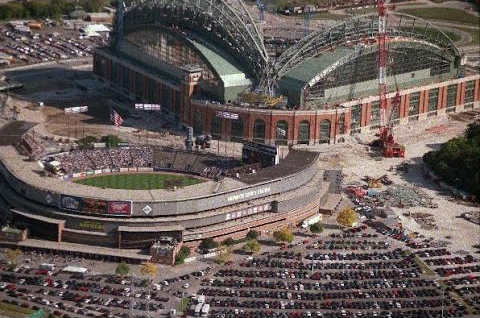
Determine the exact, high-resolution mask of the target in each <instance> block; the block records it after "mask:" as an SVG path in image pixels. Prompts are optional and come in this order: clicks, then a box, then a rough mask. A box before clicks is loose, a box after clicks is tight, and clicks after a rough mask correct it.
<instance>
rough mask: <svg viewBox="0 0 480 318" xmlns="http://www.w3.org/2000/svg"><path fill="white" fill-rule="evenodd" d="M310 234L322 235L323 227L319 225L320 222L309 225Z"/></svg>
mask: <svg viewBox="0 0 480 318" xmlns="http://www.w3.org/2000/svg"><path fill="white" fill-rule="evenodd" d="M310 232H312V233H322V232H323V226H322V224H320V222H317V223H314V224H312V225H310Z"/></svg>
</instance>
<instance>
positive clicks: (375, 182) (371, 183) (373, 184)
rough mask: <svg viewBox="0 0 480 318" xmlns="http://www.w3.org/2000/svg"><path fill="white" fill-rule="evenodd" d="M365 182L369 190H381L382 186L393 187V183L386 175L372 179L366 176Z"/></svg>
mask: <svg viewBox="0 0 480 318" xmlns="http://www.w3.org/2000/svg"><path fill="white" fill-rule="evenodd" d="M365 180H366V182H367V184H368V187H369V188H380V186H381V185H382V184H384V185H391V184H392V183H393V182H392V181H391V180H390V178H388V176H387V175H386V174H384V175H383V176H381V177H379V178H372V177H370V176H365Z"/></svg>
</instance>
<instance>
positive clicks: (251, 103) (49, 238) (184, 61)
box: [0, 0, 480, 264]
mask: <svg viewBox="0 0 480 318" xmlns="http://www.w3.org/2000/svg"><path fill="white" fill-rule="evenodd" d="M378 23H379V21H378V16H377V15H376V14H371V15H363V16H356V17H351V18H349V19H348V20H345V21H342V22H338V23H336V24H334V25H333V26H331V27H329V28H323V29H318V30H316V31H313V32H311V33H309V34H308V35H307V36H305V37H303V38H301V39H299V40H298V41H293V42H292V43H290V42H289V43H290V44H289V46H288V47H287V48H282V50H281V51H282V53H281V54H278V55H275V54H272V50H273V51H277V52H278V50H277V48H276V47H275V45H276V44H275V43H282V41H270V42H269V43H266V42H265V41H264V34H263V31H262V25H261V24H260V23H259V21H257V20H256V19H255V18H253V17H252V14H251V13H250V12H249V11H248V10H247V8H246V6H245V4H244V3H243V2H242V1H239V0H238V1H233V0H232V1H227V0H210V1H207V2H202V3H201V5H200V2H199V1H193V0H178V1H171V0H144V1H133V2H131V3H130V4H129V5H127V6H120V7H119V9H118V10H117V13H116V18H115V22H114V30H113V32H112V34H111V37H110V43H109V45H108V46H104V47H100V48H97V49H96V51H95V53H94V57H93V73H94V75H95V78H96V79H97V80H98V81H100V82H102V83H103V84H107V85H109V86H110V87H111V88H112V89H114V90H115V91H116V92H118V93H119V94H123V95H125V96H126V97H128V98H129V99H130V100H131V101H134V102H135V103H151V104H160V105H161V112H162V113H163V115H164V116H165V117H167V118H169V119H171V120H172V121H175V122H176V123H178V124H179V125H183V126H184V127H185V128H187V127H191V130H193V132H194V133H195V134H197V135H201V136H211V137H212V138H213V139H218V140H221V141H223V142H236V143H242V144H243V150H242V158H241V159H239V158H232V157H225V156H220V155H219V153H217V154H214V153H212V152H206V151H202V150H198V149H193V150H191V151H189V150H179V149H173V148H167V147H160V146H152V145H140V144H138V145H134V144H125V145H122V146H121V147H116V148H106V147H105V146H103V147H99V148H93V149H77V148H73V147H70V146H67V145H65V146H62V145H60V146H58V145H57V146H53V145H51V144H49V141H48V140H42V141H41V142H40V143H39V140H38V139H39V137H38V136H37V137H36V136H35V133H34V132H33V131H32V127H31V126H28V125H25V124H22V123H21V122H14V123H11V124H9V127H7V128H4V129H8V131H9V136H12V138H9V139H5V140H4V141H2V144H0V204H6V205H8V206H9V207H10V208H9V214H8V215H5V216H4V217H5V218H7V219H8V221H9V222H13V223H14V225H15V226H16V227H18V228H24V229H28V232H29V236H30V237H31V238H32V239H30V240H26V241H24V242H19V243H18V246H21V247H23V248H25V249H28V248H32V249H33V248H49V246H52V247H51V250H54V249H55V250H56V251H61V250H62V249H64V250H65V251H66V252H68V251H72V250H73V251H77V252H79V253H80V254H81V255H82V256H91V257H97V256H98V257H100V256H101V255H103V256H105V257H106V258H112V259H115V260H119V259H121V260H127V261H138V262H141V261H145V260H150V259H153V261H157V262H163V263H167V264H173V262H174V259H175V254H176V252H177V251H178V250H179V248H180V247H181V246H182V244H185V245H187V246H197V245H198V244H199V243H200V242H201V241H202V240H204V239H206V238H213V239H215V240H217V241H223V240H225V239H226V238H229V237H231V238H242V237H245V235H246V234H247V233H248V232H249V231H250V230H256V231H259V232H261V233H267V232H269V231H272V230H273V229H278V228H280V227H282V226H286V225H295V224H298V223H300V222H301V221H303V220H305V219H307V218H309V217H311V216H313V215H315V214H316V213H318V212H325V213H328V212H329V211H332V210H334V209H335V206H336V204H338V202H339V200H340V198H339V197H340V196H339V195H338V193H339V186H338V183H339V182H340V181H341V172H334V173H332V172H331V171H328V170H325V169H324V168H323V167H322V164H321V160H320V159H319V153H318V152H316V150H317V149H318V147H320V146H321V147H324V146H325V144H332V143H341V142H345V141H346V140H348V139H350V138H352V137H354V136H355V135H356V134H372V133H373V130H376V129H378V127H379V124H380V102H379V95H378V61H377V59H378V55H377V50H378V48H377V47H378V44H377V41H376V39H377V36H378V30H379V25H378ZM386 30H387V46H388V50H389V55H388V56H389V67H388V69H387V70H388V72H387V80H388V83H390V85H389V89H390V91H389V92H388V94H387V97H388V98H389V103H388V107H389V108H390V109H391V110H392V117H393V121H394V124H395V125H397V126H398V125H403V124H407V123H409V122H415V121H421V120H427V119H429V118H431V117H437V116H443V115H445V114H447V113H451V112H462V111H464V110H468V109H474V108H478V107H479V106H480V102H479V98H480V75H478V74H477V75H475V74H474V75H470V74H469V73H468V70H467V69H466V68H465V67H464V62H465V61H464V59H463V58H462V56H461V54H460V52H459V50H458V48H457V47H456V46H455V44H454V43H453V42H452V40H451V39H450V38H449V37H448V36H447V35H446V34H445V33H444V32H443V31H441V30H440V29H438V28H436V27H435V26H434V25H432V24H430V23H429V22H427V21H424V20H422V19H419V18H415V17H412V16H408V15H405V14H397V13H390V14H389V15H388V19H387V24H386ZM277 40H278V39H277ZM393 83H395V85H393ZM397 91H398V92H397ZM396 94H399V95H400V103H399V106H398V107H396V108H394V109H392V106H391V104H392V103H391V99H393V97H394V96H396ZM190 140H191V139H190ZM12 144H13V145H14V146H15V147H13V146H12ZM280 148H281V149H284V150H287V152H288V154H287V155H285V156H284V155H280V151H279V149H280ZM187 149H188V147H187ZM323 149H325V148H323ZM18 150H20V151H18ZM332 176H333V177H332ZM50 244H55V246H54V247H53V245H50ZM61 244H65V245H61ZM82 246H83V247H82ZM91 246H95V247H94V249H93V250H92V248H91ZM115 249H117V250H119V249H121V251H122V252H121V253H120V252H118V253H116V252H115ZM126 250H131V251H132V252H131V253H129V252H126ZM140 250H143V251H145V250H148V251H149V253H143V254H141V253H138V251H140ZM147 254H148V255H147ZM99 255H100V256H99Z"/></svg>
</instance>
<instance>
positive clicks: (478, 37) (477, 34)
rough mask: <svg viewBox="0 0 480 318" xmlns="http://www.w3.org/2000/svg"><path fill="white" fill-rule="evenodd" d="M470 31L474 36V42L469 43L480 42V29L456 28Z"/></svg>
mask: <svg viewBox="0 0 480 318" xmlns="http://www.w3.org/2000/svg"><path fill="white" fill-rule="evenodd" d="M455 29H459V30H462V31H464V32H467V33H469V34H470V35H471V36H472V42H470V43H468V44H469V45H474V44H476V45H478V44H480V29H467V28H455Z"/></svg>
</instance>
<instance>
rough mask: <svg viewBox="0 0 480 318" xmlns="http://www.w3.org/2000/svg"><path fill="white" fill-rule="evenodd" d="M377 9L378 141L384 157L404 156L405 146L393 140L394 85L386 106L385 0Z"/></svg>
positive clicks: (396, 96)
mask: <svg viewBox="0 0 480 318" xmlns="http://www.w3.org/2000/svg"><path fill="white" fill-rule="evenodd" d="M377 9H378V88H379V108H380V114H379V115H380V132H379V136H380V141H381V144H382V147H383V156H384V157H405V147H403V146H402V145H399V144H398V143H396V142H395V139H394V136H393V121H392V120H391V119H392V114H393V111H394V110H395V109H397V108H398V107H399V104H400V92H399V90H398V85H397V86H396V91H397V93H396V95H395V97H394V98H393V100H392V105H391V108H390V113H389V114H388V116H387V108H388V100H387V93H388V86H387V43H386V42H387V34H386V33H387V7H386V6H385V0H377ZM395 84H396V81H395Z"/></svg>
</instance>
